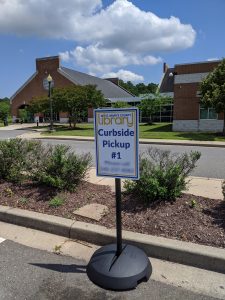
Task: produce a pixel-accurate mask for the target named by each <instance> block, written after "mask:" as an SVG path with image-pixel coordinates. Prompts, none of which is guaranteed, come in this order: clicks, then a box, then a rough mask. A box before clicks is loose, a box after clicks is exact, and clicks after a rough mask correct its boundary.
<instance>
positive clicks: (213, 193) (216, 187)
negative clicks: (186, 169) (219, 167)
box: [87, 168, 223, 200]
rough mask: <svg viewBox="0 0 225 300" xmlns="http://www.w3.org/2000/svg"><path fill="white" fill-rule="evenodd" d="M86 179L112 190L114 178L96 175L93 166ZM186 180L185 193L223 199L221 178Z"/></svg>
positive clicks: (193, 178)
mask: <svg viewBox="0 0 225 300" xmlns="http://www.w3.org/2000/svg"><path fill="white" fill-rule="evenodd" d="M87 181H89V182H91V183H94V184H100V185H109V186H110V187H111V188H112V190H113V191H114V189H115V179H114V178H109V177H97V176H96V169H95V168H91V170H90V171H89V173H88V175H87ZM188 181H190V182H189V183H188V189H187V191H186V193H187V194H192V195H195V196H202V197H206V198H211V199H221V200H222V199H223V194H222V182H223V179H215V178H204V177H194V176H190V177H189V178H188ZM122 182H123V180H122Z"/></svg>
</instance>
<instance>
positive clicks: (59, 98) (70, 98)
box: [52, 85, 105, 127]
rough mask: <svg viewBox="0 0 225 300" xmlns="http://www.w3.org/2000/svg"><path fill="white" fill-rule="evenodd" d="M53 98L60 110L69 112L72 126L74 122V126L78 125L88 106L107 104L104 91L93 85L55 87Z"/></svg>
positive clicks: (94, 106) (95, 106)
mask: <svg viewBox="0 0 225 300" xmlns="http://www.w3.org/2000/svg"><path fill="white" fill-rule="evenodd" d="M52 99H53V103H55V106H56V107H57V109H58V111H63V112H68V113H69V120H70V126H71V123H73V127H76V124H77V122H78V120H79V119H80V118H82V116H83V114H84V112H86V111H87V109H88V107H93V108H97V107H101V106H104V105H105V99H104V96H103V94H102V92H101V91H99V90H97V89H96V86H93V85H86V86H80V85H74V86H70V87H65V88H57V89H54V92H53V95H52Z"/></svg>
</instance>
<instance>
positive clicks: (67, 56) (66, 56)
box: [59, 51, 70, 62]
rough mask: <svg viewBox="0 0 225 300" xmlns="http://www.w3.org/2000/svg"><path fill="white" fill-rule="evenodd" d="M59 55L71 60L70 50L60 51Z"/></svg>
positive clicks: (64, 59) (65, 59) (66, 60)
mask: <svg viewBox="0 0 225 300" xmlns="http://www.w3.org/2000/svg"><path fill="white" fill-rule="evenodd" d="M59 56H60V58H61V59H62V60H63V61H65V62H68V61H69V60H70V53H69V51H65V52H59Z"/></svg>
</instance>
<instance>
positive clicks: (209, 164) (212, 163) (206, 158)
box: [0, 130, 225, 179]
mask: <svg viewBox="0 0 225 300" xmlns="http://www.w3.org/2000/svg"><path fill="white" fill-rule="evenodd" d="M26 132H27V130H4V131H0V139H7V138H13V137H16V136H18V135H21V134H23V133H26ZM42 141H43V142H44V143H45V144H51V145H56V144H65V145H69V146H70V147H71V149H72V150H73V151H76V152H77V153H87V152H90V153H91V154H92V157H93V165H95V158H94V157H95V148H94V143H93V142H82V141H71V140H67V141H66V140H65V141H62V140H44V139H43V140H42ZM148 147H149V145H144V144H140V152H144V151H145V150H146V149H147V148H148ZM153 147H157V148H160V149H164V150H165V149H166V150H170V151H171V152H173V153H174V152H176V153H184V152H188V153H189V152H190V151H199V152H201V154H202V155H201V158H200V160H199V161H198V163H197V167H196V169H195V170H194V171H193V172H192V174H191V175H193V176H199V177H207V178H221V179H223V178H224V179H225V148H213V147H194V146H177V145H175V146H171V145H154V146H153Z"/></svg>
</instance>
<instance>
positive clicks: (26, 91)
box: [10, 56, 133, 123]
mask: <svg viewBox="0 0 225 300" xmlns="http://www.w3.org/2000/svg"><path fill="white" fill-rule="evenodd" d="M48 74H50V75H51V77H52V78H53V80H54V87H66V86H71V85H87V84H92V85H96V88H97V89H98V90H101V91H102V93H103V95H104V97H105V99H110V100H111V101H113V99H118V98H129V99H131V98H133V95H131V94H130V93H129V92H128V91H126V90H125V89H123V88H122V87H120V86H119V81H118V79H117V78H108V79H101V78H98V77H95V76H91V75H88V74H85V73H82V72H78V71H75V70H71V69H68V68H65V67H63V66H61V65H60V58H59V56H53V57H44V58H37V59H36V71H35V73H34V74H33V75H32V76H31V77H30V78H29V79H28V80H27V81H26V82H25V83H24V84H23V85H22V86H21V87H20V88H19V89H18V90H17V91H16V92H15V94H14V95H13V96H12V97H11V98H10V101H11V114H12V118H13V121H14V122H15V121H16V120H17V119H18V118H19V111H20V109H24V108H26V107H27V106H29V103H30V101H31V100H32V98H33V97H39V96H43V95H47V94H48V91H46V90H45V89H44V86H43V81H44V80H45V79H46V78H47V76H48ZM87 109H88V108H87ZM32 118H33V121H35V122H36V121H41V120H43V118H44V115H43V114H36V115H35V116H32ZM92 118H93V110H92V109H91V108H90V109H88V120H89V121H91V120H92ZM55 119H58V120H59V121H60V122H61V123H65V122H68V114H67V113H63V112H61V113H60V114H59V116H55Z"/></svg>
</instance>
